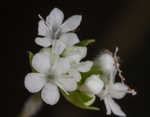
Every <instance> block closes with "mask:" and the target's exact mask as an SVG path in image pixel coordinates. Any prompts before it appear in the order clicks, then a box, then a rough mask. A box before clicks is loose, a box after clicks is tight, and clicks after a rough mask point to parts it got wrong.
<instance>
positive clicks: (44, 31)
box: [38, 20, 48, 36]
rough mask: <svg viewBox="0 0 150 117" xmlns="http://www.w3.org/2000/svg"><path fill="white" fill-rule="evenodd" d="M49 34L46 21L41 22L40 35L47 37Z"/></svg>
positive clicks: (39, 25)
mask: <svg viewBox="0 0 150 117" xmlns="http://www.w3.org/2000/svg"><path fill="white" fill-rule="evenodd" d="M47 33H48V27H47V26H46V24H45V21H44V20H40V21H39V24H38V35H41V36H46V35H47Z"/></svg>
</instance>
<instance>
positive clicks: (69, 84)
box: [56, 75, 77, 92]
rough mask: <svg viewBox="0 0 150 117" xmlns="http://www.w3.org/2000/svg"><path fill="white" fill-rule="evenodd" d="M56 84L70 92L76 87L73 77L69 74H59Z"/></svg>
mask: <svg viewBox="0 0 150 117" xmlns="http://www.w3.org/2000/svg"><path fill="white" fill-rule="evenodd" d="M56 84H57V85H58V86H59V87H60V88H61V89H62V90H64V91H65V92H67V91H69V92H70V91H74V90H76V89H77V83H76V81H75V79H73V78H71V77H70V76H69V75H61V76H59V77H58V78H57V80H56Z"/></svg>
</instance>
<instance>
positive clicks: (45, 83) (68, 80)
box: [25, 48, 77, 105]
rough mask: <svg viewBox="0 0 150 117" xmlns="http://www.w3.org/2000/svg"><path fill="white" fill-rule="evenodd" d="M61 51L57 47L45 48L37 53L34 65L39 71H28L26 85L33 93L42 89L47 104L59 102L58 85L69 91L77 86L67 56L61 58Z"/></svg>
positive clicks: (33, 61) (33, 60) (42, 95)
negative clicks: (70, 71)
mask: <svg viewBox="0 0 150 117" xmlns="http://www.w3.org/2000/svg"><path fill="white" fill-rule="evenodd" d="M53 49H54V50H53ZM57 52H58V53H61V52H59V51H58V50H57V49H55V48H52V49H50V48H43V49H42V50H41V51H40V52H39V53H37V54H35V55H34V57H33V59H32V66H33V68H34V69H35V70H36V71H37V72H38V73H28V74H27V75H26V77H25V87H26V88H27V89H28V91H29V92H31V93H36V92H39V91H40V90H42V91H41V97H42V99H43V100H44V102H46V103H47V104H50V105H54V104H56V103H57V102H58V100H59V97H60V94H59V90H58V87H59V88H61V89H62V90H64V91H65V92H66V93H67V92H68V91H74V90H76V88H77V81H76V80H75V79H74V76H73V75H74V74H71V73H69V74H68V71H69V70H70V63H69V60H68V59H67V58H60V57H59V54H56V53H57Z"/></svg>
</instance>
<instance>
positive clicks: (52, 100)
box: [41, 83, 60, 105]
mask: <svg viewBox="0 0 150 117" xmlns="http://www.w3.org/2000/svg"><path fill="white" fill-rule="evenodd" d="M41 97H42V99H43V101H44V102H45V103H47V104H50V105H55V104H56V103H57V102H58V100H59V98H60V94H59V91H58V88H57V86H56V85H54V84H52V83H48V84H46V86H45V87H44V88H43V90H42V92H41Z"/></svg>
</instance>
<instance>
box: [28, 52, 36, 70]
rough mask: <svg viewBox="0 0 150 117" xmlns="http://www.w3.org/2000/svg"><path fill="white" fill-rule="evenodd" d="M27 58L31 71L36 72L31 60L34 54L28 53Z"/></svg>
mask: <svg viewBox="0 0 150 117" xmlns="http://www.w3.org/2000/svg"><path fill="white" fill-rule="evenodd" d="M28 56H29V63H30V67H31V70H32V72H36V70H35V69H34V68H33V67H32V59H33V56H34V54H33V53H32V52H31V51H28Z"/></svg>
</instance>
